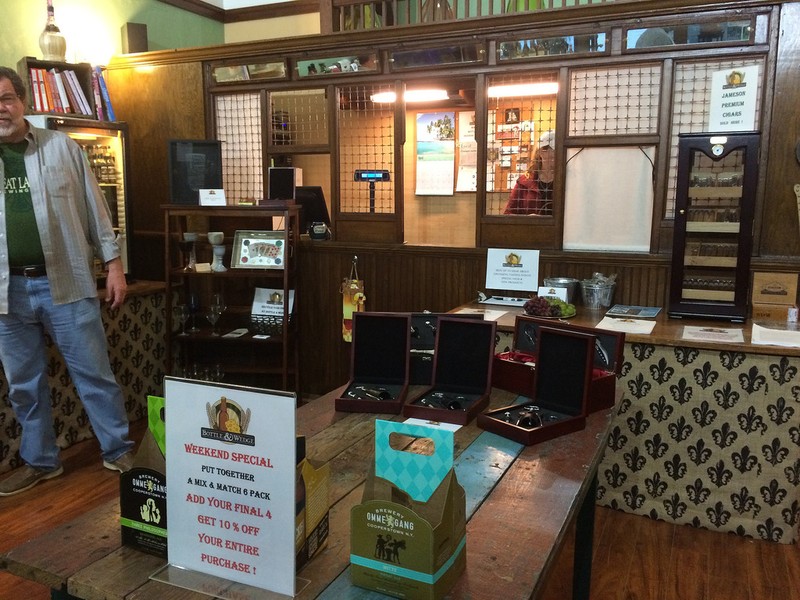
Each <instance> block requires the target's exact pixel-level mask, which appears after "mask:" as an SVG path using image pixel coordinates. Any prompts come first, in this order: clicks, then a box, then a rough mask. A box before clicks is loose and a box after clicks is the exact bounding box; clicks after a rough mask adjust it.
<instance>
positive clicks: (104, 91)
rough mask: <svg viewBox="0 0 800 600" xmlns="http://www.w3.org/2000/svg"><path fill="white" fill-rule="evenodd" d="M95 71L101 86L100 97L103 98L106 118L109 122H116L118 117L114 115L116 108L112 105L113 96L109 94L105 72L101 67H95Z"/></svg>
mask: <svg viewBox="0 0 800 600" xmlns="http://www.w3.org/2000/svg"><path fill="white" fill-rule="evenodd" d="M94 71H95V73H97V83H98V84H99V86H100V95H101V97H102V98H103V106H104V107H105V113H106V118H107V119H108V120H109V121H116V120H117V116H116V114H114V107H113V106H112V104H111V95H110V94H109V93H108V86H106V78H105V77H103V70H102V69H101V68H100V67H95V68H94Z"/></svg>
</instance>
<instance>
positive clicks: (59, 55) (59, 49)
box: [39, 0, 67, 62]
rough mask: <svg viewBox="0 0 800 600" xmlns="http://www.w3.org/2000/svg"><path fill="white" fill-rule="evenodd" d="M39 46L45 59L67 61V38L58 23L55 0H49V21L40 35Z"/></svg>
mask: <svg viewBox="0 0 800 600" xmlns="http://www.w3.org/2000/svg"><path fill="white" fill-rule="evenodd" d="M39 48H41V50H42V57H43V58H44V60H53V61H57V62H65V61H66V56H67V40H66V38H65V37H64V34H62V33H61V30H60V29H59V28H58V25H56V17H55V11H54V9H53V0H47V22H46V23H45V26H44V31H42V34H41V35H40V36H39Z"/></svg>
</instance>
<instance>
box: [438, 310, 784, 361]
mask: <svg viewBox="0 0 800 600" xmlns="http://www.w3.org/2000/svg"><path fill="white" fill-rule="evenodd" d="M576 308H577V314H576V315H575V316H574V317H571V318H569V319H554V322H555V323H558V324H559V325H576V326H579V327H592V328H594V327H596V326H597V324H598V323H599V322H600V321H601V320H602V319H603V317H604V316H605V310H588V309H585V308H583V307H582V306H577V307H576ZM463 310H470V311H481V310H484V311H505V312H504V314H503V315H502V316H501V317H500V318H498V319H497V328H498V330H499V331H506V332H513V331H514V322H515V320H516V317H517V315H521V314H524V313H523V312H522V309H520V308H517V307H509V306H502V305H498V304H479V303H477V302H470V303H468V304H464V305H462V306H459V307H457V308H455V309H453V310H452V311H451V312H459V311H463ZM648 320H649V319H648ZM654 320H655V322H656V326H655V328H654V329H653V331H652V333H650V334H647V335H642V334H634V333H626V334H625V341H626V342H627V343H639V344H654V345H657V346H688V347H691V348H704V349H707V350H720V351H725V352H750V353H755V354H768V355H775V356H800V348H790V347H786V346H771V345H764V344H753V343H752V342H751V339H752V329H753V323H752V321H749V320H748V321H747V322H745V323H731V322H730V321H723V320H715V319H687V318H683V319H681V318H670V317H669V316H668V315H667V314H666V313H665V312H664V310H662V311H661V312H660V313H659V314H658V316H657V317H656V318H655V319H654ZM685 326H693V327H709V328H716V329H735V330H740V331H741V332H742V334H743V336H744V343H728V342H714V341H706V340H695V339H691V340H688V339H684V338H683V328H684V327H685Z"/></svg>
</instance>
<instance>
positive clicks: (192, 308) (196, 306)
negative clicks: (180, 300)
mask: <svg viewBox="0 0 800 600" xmlns="http://www.w3.org/2000/svg"><path fill="white" fill-rule="evenodd" d="M188 306H189V314H190V315H191V317H192V326H191V327H190V328H189V331H190V332H191V333H197V332H198V331H200V328H199V327H198V326H197V313H199V312H200V296H199V295H198V293H197V292H190V293H189V301H188Z"/></svg>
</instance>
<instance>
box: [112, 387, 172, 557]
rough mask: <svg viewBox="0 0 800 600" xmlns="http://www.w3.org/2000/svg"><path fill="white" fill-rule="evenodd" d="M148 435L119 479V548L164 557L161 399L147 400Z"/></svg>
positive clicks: (163, 466)
mask: <svg viewBox="0 0 800 600" xmlns="http://www.w3.org/2000/svg"><path fill="white" fill-rule="evenodd" d="M147 425H148V428H147V431H145V433H144V437H143V438H142V443H141V444H139V449H138V450H137V452H136V458H135V460H134V463H133V468H132V469H131V470H130V471H128V472H127V473H122V474H121V475H120V478H119V486H120V490H119V503H120V526H121V528H122V532H121V533H122V544H123V545H124V546H131V547H133V548H136V549H137V550H141V551H142V552H147V553H148V554H154V555H156V556H161V557H163V558H166V557H167V463H166V458H165V437H166V425H165V424H164V398H160V397H157V396H148V397H147Z"/></svg>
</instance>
